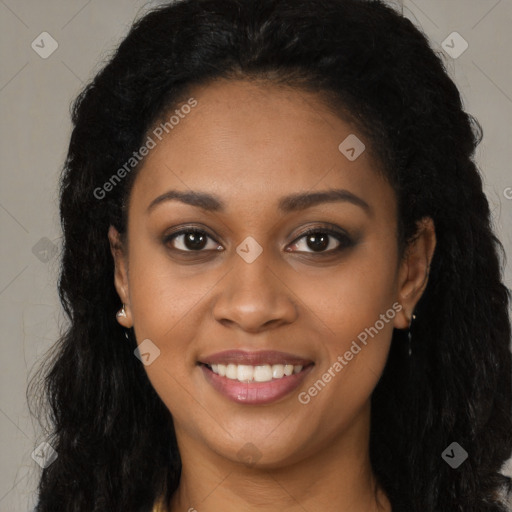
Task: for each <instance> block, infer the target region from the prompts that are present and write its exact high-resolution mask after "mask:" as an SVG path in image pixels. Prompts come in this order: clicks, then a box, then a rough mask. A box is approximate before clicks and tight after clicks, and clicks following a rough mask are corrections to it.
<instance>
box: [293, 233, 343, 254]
mask: <svg viewBox="0 0 512 512" xmlns="http://www.w3.org/2000/svg"><path fill="white" fill-rule="evenodd" d="M351 245H353V242H352V240H351V239H350V238H349V237H348V236H347V235H345V234H344V233H341V232H338V231H334V230H331V229H327V228H313V229H310V230H308V231H306V233H304V234H302V235H301V236H300V237H299V238H297V240H296V241H295V242H294V243H293V246H294V247H295V250H297V251H298V252H306V253H313V254H314V253H319V254H324V253H333V252H337V251H339V250H341V249H344V248H346V247H350V246H351Z"/></svg>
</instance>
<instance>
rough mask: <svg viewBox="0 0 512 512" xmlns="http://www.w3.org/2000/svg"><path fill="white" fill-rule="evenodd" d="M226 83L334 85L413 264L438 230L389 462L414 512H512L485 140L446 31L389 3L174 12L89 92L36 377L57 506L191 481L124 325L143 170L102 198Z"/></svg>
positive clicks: (399, 503)
mask: <svg viewBox="0 0 512 512" xmlns="http://www.w3.org/2000/svg"><path fill="white" fill-rule="evenodd" d="M218 78H227V79H248V80H263V81H268V82H269V83H272V84H279V85H285V86H290V87H295V88H298V89H302V90H308V91H315V92H317V93H318V95H319V97H321V98H323V99H324V101H325V102H326V104H327V105H329V106H330V107H331V108H332V109H333V110H334V111H336V112H337V113H338V114H339V115H340V116H343V117H344V118H349V119H350V120H351V122H353V123H355V125H356V126H357V127H358V129H359V130H360V131H361V132H362V133H364V134H365V136H366V137H367V138H368V140H369V141H370V142H371V149H372V151H374V152H375V154H376V155H378V159H379V162H380V163H381V164H382V170H379V172H382V173H384V175H385V177H386V178H387V180H388V181H389V183H390V184H391V185H392V186H393V188H394V190H395V192H396V197H397V205H398V231H399V233H398V235H399V241H400V244H401V247H402V250H403V248H404V247H406V245H407V243H408V242H410V241H411V240H413V239H414V236H415V234H416V228H417V224H418V222H419V221H420V220H421V219H422V218H424V217H430V218H432V219H433V221H434V224H435V229H436V237H437V245H436V250H435V253H434V257H433V260H432V263H431V267H430V274H429V282H428V285H427V287H426V289H425V292H424V294H423V295H422V297H421V299H420V301H419V302H418V304H417V307H416V310H415V313H416V315H417V319H416V320H415V322H414V323H413V328H412V342H413V346H414V350H413V354H412V356H411V357H408V356H407V354H406V353H405V350H404V344H403V343H402V342H403V339H402V338H403V336H404V335H405V333H404V331H400V330H396V329H395V331H394V332H393V338H392V344H391V349H390V353H389V357H388V360H387V364H386V367H385V369H384V372H383V375H382V377H381V379H380V381H379V383H378V384H377V387H376V388H375V390H374V392H373V395H372V399H371V400H372V412H371V414H372V417H371V434H370V457H371V463H372V468H373V470H374V472H375V475H376V476H377V478H378V480H379V482H380V484H381V485H382V487H383V488H384V490H385V491H386V493H387V495H388V497H389V499H390V501H391V503H392V505H393V511H394V512H395V511H398V510H404V511H407V512H448V511H449V512H456V511H458V512H504V511H505V510H507V508H506V504H505V497H506V496H507V495H509V494H510V493H511V491H512V482H511V481H510V479H509V478H507V477H505V476H504V475H502V474H500V471H501V468H502V466H503V464H504V462H505V461H506V460H507V459H508V458H509V457H510V455H511V452H512V414H511V409H512V377H511V374H512V357H511V353H510V348H509V344H510V338H511V326H510V319H509V316H508V305H509V301H510V293H509V291H508V290H507V288H506V287H505V286H504V284H503V283H502V278H501V272H502V268H501V265H502V261H501V259H502V258H503V257H504V256H503V247H502V245H501V244H500V242H499V240H498V239H497V238H496V236H495V235H494V233H493V230H492V225H491V217H490V209H489V204H488V201H487V199H486V197H485V195H484V193H483V189H482V179H481V175H480V173H479V170H478V168H477V166H476V165H475V162H474V151H475V148H476V146H477V144H478V143H479V142H480V140H481V138H482V129H481V127H480V125H479V123H478V122H477V121H476V120H475V119H474V118H473V117H472V116H471V115H469V114H467V113H466V112H465V111H464V109H463V105H462V101H461V97H460V94H459V91H458V90H457V87H456V86H455V84H454V83H453V81H452V80H451V79H450V78H449V76H448V73H447V72H446V69H445V66H444V64H443V60H442V58H441V57H440V56H439V55H438V54H436V52H435V51H434V50H433V49H432V48H431V47H430V46H429V42H428V39H427V37H426V36H425V35H424V34H423V33H422V32H421V31H420V30H419V29H418V28H416V27H415V26H414V25H413V23H411V21H409V20H408V19H407V18H405V17H404V16H403V15H401V14H400V13H399V12H397V11H396V10H395V9H393V8H392V7H390V6H389V5H386V4H385V3H384V1H383V0H181V1H178V2H174V3H171V4H168V5H164V6H162V7H159V8H156V9H154V10H152V11H150V12H149V13H147V14H146V15H145V16H143V17H142V18H141V19H139V20H138V21H136V22H135V23H134V25H133V27H132V28H131V30H130V32H129V34H128V35H127V36H126V37H125V38H124V40H123V41H122V42H121V44H120V45H119V47H118V48H117V50H116V52H115V54H114V55H113V56H112V58H111V59H110V60H109V62H108V63H106V64H105V66H104V67H103V68H102V70H101V71H100V72H99V73H98V74H97V75H96V77H95V78H94V79H93V80H92V81H91V82H90V83H89V84H88V85H87V86H86V87H85V88H84V90H83V91H82V92H81V93H80V95H79V96H78V98H77V99H76V101H75V103H74V105H73V111H72V120H73V132H72V135H71V140H70V145H69V150H68V155H67V159H66V162H65V165H64V169H63V172H62V177H61V189H60V215H61V223H62V229H63V237H64V244H63V256H62V265H61V273H60V279H59V295H60V299H61V302H62V305H63V308H64V311H65V313H66V315H67V317H68V319H69V324H68V325H67V327H66V330H65V332H64V333H63V334H62V337H61V338H60V339H59V340H58V342H57V344H56V345H55V350H54V352H53V353H52V355H51V357H50V359H49V360H47V361H46V364H47V365H48V367H47V369H46V370H45V372H44V376H43V377H40V378H39V379H38V380H37V382H36V383H35V384H36V385H40V386H41V387H42V388H43V392H44V393H43V396H42V397H40V398H41V399H40V401H38V408H39V410H44V411H45V412H44V417H45V420H46V421H48V422H49V423H50V424H51V435H50V438H49V442H50V444H51V445H52V446H53V447H54V449H55V450H56V451H57V453H58V457H57V459H56V460H55V461H54V462H53V463H52V464H51V465H49V466H48V467H47V468H45V469H44V470H43V472H42V475H41V479H40V482H39V488H38V491H39V496H38V505H37V509H36V510H37V512H55V511H57V510H58V511H64V512H72V511H73V512H103V511H108V512H113V511H121V510H122V511H137V512H148V511H149V510H151V508H152V507H153V505H154V504H155V503H156V502H157V501H158V500H159V499H160V497H164V499H165V500H166V502H167V503H168V502H169V500H170V498H171V496H172V494H173V493H174V491H175V490H176V489H177V487H178V485H179V479H180V471H181V459H180V454H179V452H178V447H177V444H176V438H175V433H174V427H173V420H172V415H171V413H170V412H169V411H168V410H167V408H166V407H165V405H164V404H163V402H162V401H161V399H160V398H159V396H158V395H157V394H156V392H155V390H154V389H153V387H152V385H151V383H150V382H149V380H148V377H147V375H146V373H145V371H144V369H143V366H142V365H141V364H140V361H139V360H138V359H137V358H135V357H134V355H133V351H134V349H135V348H136V342H135V340H134V339H133V338H130V339H129V341H128V342H126V339H125V331H124V330H123V328H122V327H121V326H120V325H119V324H118V323H117V322H116V319H115V313H116V311H117V310H118V308H119V307H120V303H119V297H118V295H117V293H116V290H115V288H114V265H113V260H112V255H111V252H110V247H109V241H108V238H107V231H108V228H109V226H110V225H113V226H115V227H116V229H117V230H118V231H119V232H120V233H122V234H123V233H126V221H127V219H126V209H125V208H123V205H125V204H126V201H127V198H128V197H129V194H130V189H131V186H132V184H133V178H134V176H135V175H136V172H137V167H136V168H134V170H133V171H132V173H131V174H130V176H129V178H127V179H125V180H123V181H122V182H121V183H119V184H118V185H117V186H116V187H114V188H113V189H112V190H111V191H110V192H109V193H108V194H106V195H105V197H103V198H102V199H98V198H97V197H96V195H95V193H94V191H95V189H97V187H98V186H100V185H101V184H103V183H105V182H107V181H108V180H109V178H110V177H111V176H112V174H113V173H114V172H115V170H116V169H118V168H119V167H120V166H121V165H122V164H123V163H124V162H126V161H127V160H128V159H129V158H130V157H131V156H132V154H133V152H134V151H135V150H137V149H138V148H139V147H140V146H141V144H142V142H143V140H144V137H145V136H146V135H147V133H148V131H149V130H150V129H151V127H152V126H154V125H155V123H156V122H157V121H158V120H160V119H161V118H162V117H163V116H164V114H165V113H166V112H168V111H169V110H170V109H172V108H173V107H175V106H176V105H177V104H178V103H179V101H180V100H181V99H182V98H183V97H186V94H187V92H188V91H189V90H190V88H191V87H192V86H195V85H205V84H208V83H209V82H211V81H212V80H215V79H218ZM402 254H403V253H402ZM42 368H43V367H41V371H42ZM35 394H37V393H34V394H33V395H35ZM40 416H43V414H40ZM452 442H457V443H459V444H460V445H461V446H462V447H463V448H464V449H465V450H466V451H467V453H468V459H467V460H466V461H465V462H464V463H463V464H462V465H461V466H460V467H458V468H457V469H452V468H451V467H450V466H449V465H448V464H446V462H445V461H444V460H443V459H442V457H441V454H442V453H443V451H444V450H445V449H446V448H447V447H448V446H449V445H450V444H451V443H452Z"/></svg>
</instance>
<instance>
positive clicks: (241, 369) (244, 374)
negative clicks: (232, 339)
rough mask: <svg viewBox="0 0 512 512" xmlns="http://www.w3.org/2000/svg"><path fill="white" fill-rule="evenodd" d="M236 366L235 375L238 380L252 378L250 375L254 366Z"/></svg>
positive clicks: (252, 373) (249, 379) (242, 380)
mask: <svg viewBox="0 0 512 512" xmlns="http://www.w3.org/2000/svg"><path fill="white" fill-rule="evenodd" d="M237 368H238V373H237V375H236V378H237V379H238V380H239V381H240V382H244V381H251V380H252V377H253V375H254V368H253V367H252V366H248V365H245V364H239V365H238V367H237Z"/></svg>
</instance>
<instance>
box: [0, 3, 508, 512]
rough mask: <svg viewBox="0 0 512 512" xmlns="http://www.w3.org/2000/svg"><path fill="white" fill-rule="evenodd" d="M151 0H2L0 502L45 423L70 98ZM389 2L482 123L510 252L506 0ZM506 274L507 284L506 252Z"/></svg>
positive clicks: (14, 494)
mask: <svg viewBox="0 0 512 512" xmlns="http://www.w3.org/2000/svg"><path fill="white" fill-rule="evenodd" d="M159 3H160V2H144V1H140V0H109V1H108V2H102V1H100V0H71V1H64V0H46V1H45V2H40V1H38V0H0V48H1V50H0V51H1V56H2V64H1V66H0V119H1V120H2V128H1V130H2V131H1V136H0V146H1V160H0V162H1V167H2V173H1V187H0V235H1V246H0V255H1V265H0V303H1V318H2V342H1V357H0V431H1V437H0V453H1V454H2V456H1V458H0V512H28V511H30V510H32V509H33V507H34V505H35V500H36V495H35V490H36V487H37V481H38V478H39V472H40V467H39V465H38V464H37V463H36V461H35V460H34V459H33V458H32V453H33V451H34V449H35V448H36V447H37V446H38V445H40V444H41V443H42V442H44V441H45V435H44V432H41V430H40V429H39V428H38V425H37V423H36V422H35V421H34V420H32V419H31V418H30V415H29V413H28V409H27V404H26V397H25V393H26V388H27V382H28V379H29V377H30V376H31V375H32V374H33V372H34V369H35V366H34V365H35V364H36V362H37V361H38V359H39V358H40V357H41V356H42V355H43V354H44V352H45V351H46V350H48V348H49V347H50V346H51V345H52V343H54V342H55V340H56V339H57V338H58V332H59V325H62V322H63V315H62V312H61V310H60V304H59V301H58V297H57V289H56V285H57V277H58V258H59V251H60V236H61V233H60V228H59V220H58V195H57V193H58V189H57V185H58V176H59V172H60V170H61V168H62V164H63V162H64V159H65V156H66V151H67V145H68V142H69V136H70V131H71V122H70V114H69V107H70V103H71V101H72V100H73V99H74V98H75V97H76V95H77V94H78V92H79V91H80V90H81V89H82V87H83V85H84V84H85V83H86V82H88V81H89V80H90V79H91V78H92V77H93V76H94V74H95V73H96V72H97V71H98V70H99V68H100V66H101V61H103V60H104V59H105V58H107V57H108V56H109V55H110V54H111V52H112V51H113V49H114V48H115V47H116V45H117V44H118V43H119V41H120V40H121V38H122V37H123V36H124V35H125V34H126V33H127V31H128V29H129V27H130V25H131V23H132V22H133V20H134V19H135V18H136V17H139V16H141V15H142V14H143V13H144V12H146V10H147V9H148V8H151V7H153V6H155V5H158V4H159ZM393 3H394V5H396V6H397V8H399V9H403V12H404V14H405V15H406V16H407V17H408V18H409V19H411V20H412V21H413V22H414V23H415V24H416V25H417V26H419V27H421V29H422V30H423V31H424V32H425V33H426V34H427V36H428V37H429V39H430V41H431V46H432V47H433V48H434V49H435V50H436V51H438V52H439V53H441V54H442V55H443V58H444V61H445V62H446V65H447V69H448V71H449V73H450V75H451V77H452V78H453V79H454V81H455V82H456V84H457V85H458V87H459V90H460V91H461V93H462V97H463V101H464V106H465V110H466V111H468V112H469V113H471V114H473V115H474V116H475V117H476V118H477V119H478V120H479V122H480V123H481V125H482V127H483V131H484V139H483V141H482V143H481V144H480V146H479V147H478V150H477V163H478V165H479V167H480V169H481V170H482V171H483V175H484V181H485V191H486V194H487V197H488V199H489V201H490V203H491V209H492V211H493V215H494V223H495V227H496V230H497V233H498V236H499V237H500V239H501V241H502V243H503V244H504V246H505V250H506V252H507V254H508V256H509V259H512V229H511V226H512V173H511V162H512V144H511V141H512V129H511V125H512V76H511V72H512V71H511V70H512V66H511V64H510V63H511V62H512V55H511V53H512V30H511V28H512V0H450V1H446V0H403V2H400V1H399V0H394V1H393ZM454 33H456V34H454ZM420 65H421V64H420ZM505 282H506V284H507V286H508V287H509V288H511V287H512V264H511V263H509V264H508V266H507V268H506V273H505ZM507 472H508V473H509V474H512V463H510V462H509V465H508V469H507Z"/></svg>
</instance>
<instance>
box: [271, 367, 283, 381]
mask: <svg viewBox="0 0 512 512" xmlns="http://www.w3.org/2000/svg"><path fill="white" fill-rule="evenodd" d="M283 375H284V366H283V365H282V364H274V365H272V377H274V379H280V378H281V377H282V376H283Z"/></svg>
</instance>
